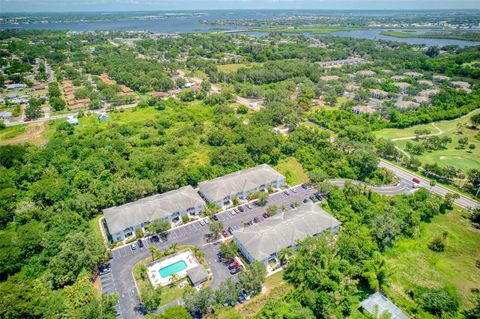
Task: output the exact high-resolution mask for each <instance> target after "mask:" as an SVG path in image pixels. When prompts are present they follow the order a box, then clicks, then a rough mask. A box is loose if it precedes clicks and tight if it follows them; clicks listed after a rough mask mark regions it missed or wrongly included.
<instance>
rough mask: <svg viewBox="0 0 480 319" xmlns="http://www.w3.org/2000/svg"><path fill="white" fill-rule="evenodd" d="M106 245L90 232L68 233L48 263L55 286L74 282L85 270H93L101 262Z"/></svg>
mask: <svg viewBox="0 0 480 319" xmlns="http://www.w3.org/2000/svg"><path fill="white" fill-rule="evenodd" d="M104 254H105V247H104V246H103V244H102V243H101V242H99V241H97V240H96V239H95V238H94V237H93V235H91V234H90V233H88V232H77V233H72V234H70V235H68V236H67V237H66V238H65V241H64V242H63V243H62V244H61V245H60V251H59V252H58V254H56V255H55V256H54V257H53V258H52V259H51V261H50V263H49V264H48V269H49V270H50V273H51V281H52V283H53V285H54V287H62V286H64V285H67V284H71V283H73V282H74V281H75V280H76V278H77V276H78V275H79V274H80V273H81V272H82V271H83V270H86V271H91V270H92V269H93V268H94V267H95V266H96V265H98V264H99V263H100V261H101V260H102V259H103V257H104Z"/></svg>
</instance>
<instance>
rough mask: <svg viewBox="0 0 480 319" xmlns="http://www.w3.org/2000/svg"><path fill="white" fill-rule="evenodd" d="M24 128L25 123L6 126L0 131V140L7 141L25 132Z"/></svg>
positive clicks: (25, 126)
mask: <svg viewBox="0 0 480 319" xmlns="http://www.w3.org/2000/svg"><path fill="white" fill-rule="evenodd" d="M26 128H27V125H16V126H10V127H7V128H5V129H3V130H1V131H0V141H8V140H11V139H13V138H15V137H17V136H19V135H21V134H23V133H25V130H26Z"/></svg>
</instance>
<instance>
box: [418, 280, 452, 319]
mask: <svg viewBox="0 0 480 319" xmlns="http://www.w3.org/2000/svg"><path fill="white" fill-rule="evenodd" d="M414 299H415V301H417V302H418V303H419V304H420V306H421V307H422V308H423V309H424V310H426V311H428V312H430V313H431V314H433V315H436V316H440V315H442V313H450V314H453V313H456V312H457V311H458V308H459V302H458V296H457V295H456V293H455V292H454V291H452V290H450V289H447V288H423V287H422V288H419V289H417V291H414Z"/></svg>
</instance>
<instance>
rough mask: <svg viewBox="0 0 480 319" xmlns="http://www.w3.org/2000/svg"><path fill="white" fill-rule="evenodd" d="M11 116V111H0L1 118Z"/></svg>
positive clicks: (6, 118) (7, 118) (4, 118)
mask: <svg viewBox="0 0 480 319" xmlns="http://www.w3.org/2000/svg"><path fill="white" fill-rule="evenodd" d="M11 117H12V112H5V111H1V112H0V118H1V119H3V120H9V119H10V118H11Z"/></svg>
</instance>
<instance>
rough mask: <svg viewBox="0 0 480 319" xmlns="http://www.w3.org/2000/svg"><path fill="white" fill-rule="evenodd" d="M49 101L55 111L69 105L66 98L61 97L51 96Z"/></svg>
mask: <svg viewBox="0 0 480 319" xmlns="http://www.w3.org/2000/svg"><path fill="white" fill-rule="evenodd" d="M48 103H49V104H50V106H51V107H52V108H53V109H54V110H55V111H61V110H63V109H64V108H65V106H66V105H67V103H66V102H65V100H64V99H62V98H61V97H51V98H49V100H48Z"/></svg>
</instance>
